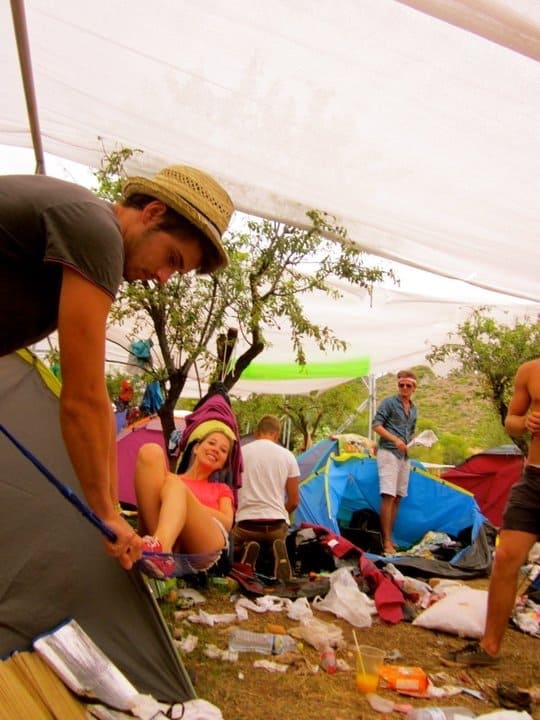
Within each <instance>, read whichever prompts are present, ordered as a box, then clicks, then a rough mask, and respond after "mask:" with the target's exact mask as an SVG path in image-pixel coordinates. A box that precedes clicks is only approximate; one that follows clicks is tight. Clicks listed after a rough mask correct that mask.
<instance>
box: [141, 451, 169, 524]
mask: <svg viewBox="0 0 540 720" xmlns="http://www.w3.org/2000/svg"><path fill="white" fill-rule="evenodd" d="M167 473H168V469H167V466H166V463H165V456H164V454H163V448H162V447H161V445H158V444H157V443H147V444H146V445H143V446H142V447H141V448H140V449H139V452H138V454H137V462H136V464H135V495H136V497H137V508H138V511H139V521H138V525H139V532H140V534H141V535H147V534H148V535H154V534H155V532H156V528H157V525H158V520H159V511H160V508H161V490H162V488H163V486H164V484H165V480H166V479H167Z"/></svg>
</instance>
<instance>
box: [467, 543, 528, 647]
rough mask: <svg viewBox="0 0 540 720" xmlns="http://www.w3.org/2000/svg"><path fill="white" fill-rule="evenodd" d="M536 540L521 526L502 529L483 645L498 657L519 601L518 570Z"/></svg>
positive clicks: (490, 591)
mask: <svg viewBox="0 0 540 720" xmlns="http://www.w3.org/2000/svg"><path fill="white" fill-rule="evenodd" d="M533 544H534V536H533V535H529V534H528V533H524V532H520V531H518V530H501V533H500V540H499V546H498V548H497V550H496V561H495V563H494V565H493V573H492V575H491V580H490V587H489V593H488V607H487V616H486V627H485V631H484V636H483V637H482V639H481V640H480V643H479V644H480V647H481V648H483V649H484V650H485V651H486V652H487V653H488V655H491V656H493V657H496V656H497V655H498V653H499V650H500V647H501V643H502V639H503V636H504V633H505V631H506V628H507V625H508V619H509V617H510V615H511V614H512V610H513V608H514V604H515V601H516V592H517V586H518V580H519V570H520V568H521V566H522V565H523V564H524V563H525V562H526V560H527V555H528V553H529V550H530V549H531V547H532V545H533Z"/></svg>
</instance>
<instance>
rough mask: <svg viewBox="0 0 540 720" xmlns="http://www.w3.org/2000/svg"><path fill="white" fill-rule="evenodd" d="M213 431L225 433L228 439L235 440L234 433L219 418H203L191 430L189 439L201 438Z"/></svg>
mask: <svg viewBox="0 0 540 720" xmlns="http://www.w3.org/2000/svg"><path fill="white" fill-rule="evenodd" d="M213 432H220V433H223V434H224V435H226V436H227V437H228V438H229V440H232V441H233V442H234V441H236V435H235V433H234V430H232V429H231V428H230V427H229V426H228V425H227V424H226V423H224V422H222V421H221V420H205V421H204V422H202V423H201V424H200V425H197V427H196V428H195V429H194V430H193V431H192V432H191V434H190V436H189V439H190V440H202V438H203V437H206V436H207V435H210V433H213Z"/></svg>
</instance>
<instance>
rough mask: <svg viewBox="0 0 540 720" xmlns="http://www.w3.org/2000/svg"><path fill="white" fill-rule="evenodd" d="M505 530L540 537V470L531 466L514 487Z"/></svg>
mask: <svg viewBox="0 0 540 720" xmlns="http://www.w3.org/2000/svg"><path fill="white" fill-rule="evenodd" d="M502 526H503V529H504V530H520V531H521V532H526V533H531V534H532V535H538V536H540V468H539V467H536V466H531V465H529V466H528V467H526V468H525V470H524V471H523V475H522V476H521V479H520V480H519V481H518V482H517V483H516V484H515V485H514V486H513V487H512V489H511V490H510V495H509V496H508V502H507V503H506V508H505V510H504V515H503V525H502Z"/></svg>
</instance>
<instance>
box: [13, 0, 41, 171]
mask: <svg viewBox="0 0 540 720" xmlns="http://www.w3.org/2000/svg"><path fill="white" fill-rule="evenodd" d="M11 14H12V16H13V27H14V30H15V39H16V41H17V50H18V52H19V63H20V66H21V75H22V80H23V86H24V95H25V98H26V109H27V112H28V119H29V121H30V132H31V134H32V144H33V146H34V156H35V158H36V170H35V173H36V175H45V155H44V153H43V144H42V142H41V130H40V127H39V119H38V110H37V100H36V91H35V87H34V77H33V73H32V60H31V58H30V45H29V43H28V28H27V26H26V15H25V12H24V0H11Z"/></svg>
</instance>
